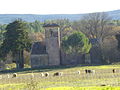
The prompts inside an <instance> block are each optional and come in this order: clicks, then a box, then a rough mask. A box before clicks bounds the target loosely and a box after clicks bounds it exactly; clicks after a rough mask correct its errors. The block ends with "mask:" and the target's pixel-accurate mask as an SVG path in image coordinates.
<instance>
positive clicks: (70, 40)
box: [62, 32, 91, 54]
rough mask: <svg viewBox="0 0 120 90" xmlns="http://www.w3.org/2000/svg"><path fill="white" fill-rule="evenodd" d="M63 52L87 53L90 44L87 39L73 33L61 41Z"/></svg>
mask: <svg viewBox="0 0 120 90" xmlns="http://www.w3.org/2000/svg"><path fill="white" fill-rule="evenodd" d="M62 46H63V50H64V51H65V52H66V53H75V54H76V53H83V54H84V53H88V52H89V50H90V48H91V44H90V43H89V39H88V38H87V37H86V36H85V35H84V34H83V33H81V32H73V33H72V34H71V35H70V36H65V37H64V38H63V40H62Z"/></svg>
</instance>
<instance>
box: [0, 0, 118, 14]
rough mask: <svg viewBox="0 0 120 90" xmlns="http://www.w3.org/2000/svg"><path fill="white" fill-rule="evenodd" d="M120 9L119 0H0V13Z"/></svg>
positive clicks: (87, 11) (79, 11) (83, 11)
mask: <svg viewBox="0 0 120 90" xmlns="http://www.w3.org/2000/svg"><path fill="white" fill-rule="evenodd" d="M118 9H120V0H0V14H81V13H92V12H104V11H112V10H118Z"/></svg>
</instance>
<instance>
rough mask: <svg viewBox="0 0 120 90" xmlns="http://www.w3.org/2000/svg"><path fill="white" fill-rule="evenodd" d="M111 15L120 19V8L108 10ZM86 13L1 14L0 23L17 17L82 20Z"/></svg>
mask: <svg viewBox="0 0 120 90" xmlns="http://www.w3.org/2000/svg"><path fill="white" fill-rule="evenodd" d="M108 13H109V15H110V16H111V17H112V18H113V19H120V10H114V11H108ZM83 15H85V14H50V15H49V14H48V15H38V14H0V24H7V23H10V22H12V21H13V20H15V19H18V18H21V19H23V20H25V21H28V22H33V21H35V20H39V21H42V22H43V21H45V20H52V19H69V20H72V21H74V20H80V19H81V17H82V16H83Z"/></svg>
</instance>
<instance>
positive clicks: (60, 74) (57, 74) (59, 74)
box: [53, 72, 63, 76]
mask: <svg viewBox="0 0 120 90" xmlns="http://www.w3.org/2000/svg"><path fill="white" fill-rule="evenodd" d="M62 75H63V73H62V72H56V73H54V74H53V76H62Z"/></svg>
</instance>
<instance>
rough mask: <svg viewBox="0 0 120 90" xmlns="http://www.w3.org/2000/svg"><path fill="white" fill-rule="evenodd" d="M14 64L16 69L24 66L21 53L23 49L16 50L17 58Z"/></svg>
mask: <svg viewBox="0 0 120 90" xmlns="http://www.w3.org/2000/svg"><path fill="white" fill-rule="evenodd" d="M16 66H17V69H22V68H24V55H23V50H21V51H18V55H17V59H16Z"/></svg>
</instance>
